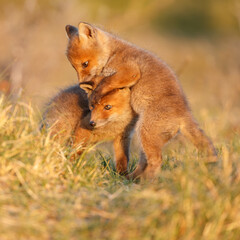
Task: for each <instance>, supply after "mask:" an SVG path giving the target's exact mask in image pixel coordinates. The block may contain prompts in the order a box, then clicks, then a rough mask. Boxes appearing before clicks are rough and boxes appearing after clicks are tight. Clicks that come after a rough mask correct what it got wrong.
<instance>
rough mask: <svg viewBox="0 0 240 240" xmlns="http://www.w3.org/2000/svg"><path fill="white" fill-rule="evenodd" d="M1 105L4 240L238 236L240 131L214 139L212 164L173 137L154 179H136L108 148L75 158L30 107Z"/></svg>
mask: <svg viewBox="0 0 240 240" xmlns="http://www.w3.org/2000/svg"><path fill="white" fill-rule="evenodd" d="M0 109H1V110H0V115H1V116H0V139H1V140H0V141H1V144H0V239H1V240H7V239H111V240H114V239H168V240H169V239H208V240H211V239H224V240H225V239H238V238H239V236H240V214H239V213H240V172H239V169H240V162H239V156H240V137H239V135H237V134H236V135H235V138H233V139H232V141H231V142H229V143H226V142H225V143H220V144H218V145H217V147H218V151H219V156H220V158H221V160H220V162H219V163H218V165H215V166H212V165H206V164H204V163H203V161H201V159H198V155H197V153H196V152H195V150H194V148H193V147H184V146H180V145H179V144H176V143H174V142H173V143H172V144H171V145H173V146H171V148H170V147H169V148H168V149H166V151H165V154H164V163H163V167H162V172H161V174H160V175H159V178H158V179H157V181H155V182H141V183H139V184H136V183H134V182H131V181H127V180H126V179H124V178H123V177H121V176H119V175H117V174H116V173H115V172H114V167H113V162H112V158H111V157H109V154H107V153H106V152H102V153H101V154H100V153H99V151H95V152H94V151H93V152H90V153H88V154H86V155H85V156H84V157H79V158H78V159H76V161H74V162H73V161H70V155H71V151H74V150H73V149H68V148H67V147H64V146H61V145H59V144H58V143H57V142H54V141H53V140H52V139H51V138H50V137H49V135H48V134H47V133H41V132H39V131H38V130H37V129H38V124H39V120H38V113H37V111H34V110H33V109H32V107H31V106H30V105H28V104H25V103H20V102H19V103H18V104H16V105H15V106H14V107H13V106H12V105H11V103H10V102H8V101H4V100H3V98H1V102H0ZM131 164H132V165H134V164H135V162H131Z"/></svg>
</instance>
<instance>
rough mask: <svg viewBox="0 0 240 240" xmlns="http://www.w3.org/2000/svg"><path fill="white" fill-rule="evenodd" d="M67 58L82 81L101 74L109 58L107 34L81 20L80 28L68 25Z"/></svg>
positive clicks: (88, 80)
mask: <svg viewBox="0 0 240 240" xmlns="http://www.w3.org/2000/svg"><path fill="white" fill-rule="evenodd" d="M66 32H67V35H68V39H69V41H68V47H67V52H66V55H67V58H68V60H69V61H70V63H71V64H72V66H73V67H74V68H75V70H76V71H77V75H78V80H79V82H80V83H83V82H90V81H91V79H92V78H93V77H94V76H96V75H99V74H100V73H101V71H102V69H103V67H104V66H105V64H106V62H107V60H108V55H109V54H108V48H107V37H106V34H105V33H103V32H102V31H101V30H99V29H97V28H95V27H93V26H91V25H90V24H87V23H83V22H81V23H80V24H79V26H78V28H76V27H74V26H71V25H67V26H66Z"/></svg>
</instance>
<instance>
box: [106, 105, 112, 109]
mask: <svg viewBox="0 0 240 240" xmlns="http://www.w3.org/2000/svg"><path fill="white" fill-rule="evenodd" d="M111 108H112V106H111V105H106V106H105V107H104V109H106V110H110V109H111Z"/></svg>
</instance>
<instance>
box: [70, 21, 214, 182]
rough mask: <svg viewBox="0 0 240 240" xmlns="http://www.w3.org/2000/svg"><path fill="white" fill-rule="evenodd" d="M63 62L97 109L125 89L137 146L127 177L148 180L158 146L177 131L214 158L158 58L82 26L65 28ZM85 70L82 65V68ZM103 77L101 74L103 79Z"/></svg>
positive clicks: (155, 165) (153, 172)
mask: <svg viewBox="0 0 240 240" xmlns="http://www.w3.org/2000/svg"><path fill="white" fill-rule="evenodd" d="M66 30H67V33H68V37H69V42H68V48H67V57H68V59H69V61H70V62H71V64H72V65H73V67H74V68H75V69H76V71H77V74H78V78H79V82H80V86H81V84H89V85H91V87H92V89H94V91H93V93H92V94H91V96H90V102H91V103H92V104H97V103H99V101H101V99H102V98H103V97H104V96H105V95H106V94H107V93H109V92H111V91H112V90H114V89H119V88H123V87H130V88H131V106H132V108H133V110H134V111H135V112H136V113H137V114H139V120H138V122H137V133H138V136H139V138H140V141H141V145H142V154H141V160H140V162H139V166H138V167H137V169H136V171H135V172H134V173H133V174H132V175H131V177H133V178H135V177H137V176H139V175H140V174H142V173H143V174H144V175H145V176H146V177H154V176H155V175H156V174H157V172H158V171H159V170H160V166H161V162H162V157H161V152H162V148H163V147H164V145H165V144H166V143H167V142H168V141H169V140H170V139H171V138H173V137H174V136H175V135H176V134H177V133H178V132H179V131H181V132H182V133H183V134H184V135H185V136H186V137H187V138H189V139H190V140H191V141H192V142H193V143H194V144H195V145H196V146H197V147H198V148H199V149H204V150H205V151H207V152H208V153H209V155H211V156H213V157H214V158H215V156H216V151H215V148H214V146H213V144H212V142H211V140H210V139H209V138H208V137H207V136H206V135H205V134H204V132H203V131H202V130H201V129H200V128H199V126H198V124H197V123H196V121H195V120H194V118H193V116H192V114H191V111H190V108H189V106H188V103H187V100H186V98H185V95H184V93H183V91H182V88H181V86H180V84H179V82H178V80H177V78H176V76H175V74H174V73H173V71H172V70H171V69H170V68H169V67H168V66H167V65H166V64H165V63H164V62H163V61H162V60H161V59H159V58H158V57H156V56H155V55H153V54H151V53H149V52H148V51H146V50H143V49H141V48H138V47H136V46H134V45H132V44H130V43H128V42H126V41H124V40H121V39H119V38H117V37H115V36H113V35H111V34H110V33H107V32H104V31H103V30H101V29H99V28H97V27H94V26H92V25H90V24H87V23H82V22H81V23H80V24H79V27H78V28H75V27H73V26H67V27H66ZM86 61H87V63H88V65H87V66H86V65H84V64H83V63H84V62H86ZM106 73H107V74H106Z"/></svg>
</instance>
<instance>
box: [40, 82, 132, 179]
mask: <svg viewBox="0 0 240 240" xmlns="http://www.w3.org/2000/svg"><path fill="white" fill-rule="evenodd" d="M106 105H111V106H112V108H111V109H110V110H105V109H104V107H105V106H106ZM91 109H92V110H91V111H90V110H89V106H88V100H87V95H86V93H85V92H84V91H83V90H82V89H80V88H79V86H78V85H76V86H73V87H70V88H67V89H65V90H63V91H61V92H60V93H59V94H58V95H56V96H55V97H54V98H53V99H52V100H51V101H50V103H48V105H47V109H46V111H45V112H44V115H43V116H44V118H43V119H44V120H43V123H44V125H45V126H46V127H47V128H48V129H49V130H50V131H51V134H52V135H53V136H55V137H56V138H57V139H58V140H60V141H63V140H67V141H68V142H69V140H70V139H71V141H72V142H73V144H74V145H77V144H82V146H83V147H84V146H87V145H88V144H95V143H97V142H99V141H113V144H114V151H115V161H116V169H117V171H118V172H119V173H121V174H126V173H127V163H128V158H129V157H128V151H129V149H128V148H129V141H130V132H131V131H132V130H133V127H134V124H135V122H136V115H135V114H134V112H133V111H132V108H131V106H130V90H129V89H127V88H125V89H121V90H116V91H113V92H111V93H109V94H108V95H106V96H105V97H104V98H102V99H101V101H100V103H99V104H97V105H96V106H91ZM91 120H96V122H97V124H96V126H95V127H94V128H93V127H91V126H90V124H89V123H90V121H91ZM100 123H101V124H100Z"/></svg>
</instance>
